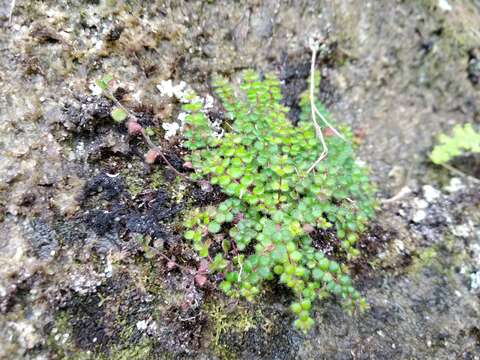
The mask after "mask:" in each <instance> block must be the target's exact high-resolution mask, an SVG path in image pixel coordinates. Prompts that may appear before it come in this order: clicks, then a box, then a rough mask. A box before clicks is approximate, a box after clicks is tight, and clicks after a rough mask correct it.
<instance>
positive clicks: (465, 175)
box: [440, 164, 480, 184]
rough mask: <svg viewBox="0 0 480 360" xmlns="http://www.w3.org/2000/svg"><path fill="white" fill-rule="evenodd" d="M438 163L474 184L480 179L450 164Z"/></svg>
mask: <svg viewBox="0 0 480 360" xmlns="http://www.w3.org/2000/svg"><path fill="white" fill-rule="evenodd" d="M440 165H442V166H443V167H444V168H445V169H447V170H449V171H451V172H453V173H454V174H457V175H460V176H462V177H465V178H467V179H470V180H471V181H472V182H474V183H475V184H480V179H477V178H476V177H475V176H471V175H468V174H465V173H464V172H463V171H461V170H458V169H457V168H455V167H453V166H451V165H448V164H440Z"/></svg>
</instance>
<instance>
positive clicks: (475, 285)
mask: <svg viewBox="0 0 480 360" xmlns="http://www.w3.org/2000/svg"><path fill="white" fill-rule="evenodd" d="M470 281H471V283H470V288H471V289H472V291H474V292H475V291H477V290H478V289H480V270H479V271H477V272H474V273H472V274H470Z"/></svg>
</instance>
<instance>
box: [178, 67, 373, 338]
mask: <svg viewBox="0 0 480 360" xmlns="http://www.w3.org/2000/svg"><path fill="white" fill-rule="evenodd" d="M214 85H215V88H216V94H217V96H218V97H219V98H220V100H221V101H222V103H223V106H224V108H225V111H226V113H227V115H228V118H229V119H230V120H231V121H229V122H228V124H225V130H226V132H225V134H224V136H223V137H222V138H218V137H215V136H213V135H212V131H211V129H210V125H209V124H210V123H209V120H208V118H207V117H206V116H205V115H204V114H203V113H202V112H201V111H200V110H201V107H202V104H201V103H200V102H199V101H198V100H195V99H197V98H196V97H195V96H192V99H193V100H192V102H191V103H189V104H186V105H185V106H184V108H183V110H184V111H186V112H188V115H187V117H186V119H185V121H186V131H185V133H184V134H185V137H186V141H185V143H184V145H185V146H186V147H187V148H188V149H190V150H191V155H190V156H189V159H188V160H189V161H190V162H191V164H192V166H193V169H194V170H195V172H194V173H193V174H192V178H193V179H196V180H198V179H207V180H208V181H210V183H212V184H217V185H218V186H219V187H220V188H221V190H222V192H224V193H225V194H227V195H229V199H228V200H226V201H224V202H222V203H221V204H219V205H218V206H217V207H209V208H207V209H204V210H203V211H199V210H196V211H194V212H193V213H192V214H191V215H190V216H189V217H188V218H187V219H186V221H185V226H186V227H187V231H186V232H185V234H184V237H185V238H186V239H188V240H191V241H192V243H193V246H194V248H195V250H196V251H197V252H198V254H199V255H200V256H202V257H209V256H213V255H214V254H212V252H213V250H212V249H219V248H220V249H221V251H218V252H217V253H216V254H215V255H214V260H213V262H212V264H211V267H210V270H211V271H212V272H219V273H221V274H223V276H224V280H223V281H222V282H221V283H220V288H221V289H222V290H223V291H224V292H225V293H226V294H228V295H230V296H239V295H240V296H243V297H245V298H246V299H248V300H252V299H253V298H254V296H255V295H257V294H258V293H259V292H260V291H261V288H262V284H263V283H264V282H265V281H267V280H274V279H276V280H277V281H279V282H280V283H282V284H284V285H286V286H287V287H288V288H290V289H291V290H292V292H293V293H294V295H295V301H294V302H293V303H292V304H291V310H292V312H293V313H294V314H295V315H296V316H297V319H296V320H295V325H296V327H297V328H299V329H301V330H303V331H307V330H308V329H309V328H310V327H311V326H312V325H313V323H314V321H313V319H312V318H311V315H310V314H311V309H312V303H313V302H314V301H315V300H316V299H322V298H325V297H326V296H329V295H335V296H338V297H339V298H340V299H342V301H343V305H344V306H345V308H346V309H347V310H348V311H353V310H354V308H355V307H356V306H357V305H359V306H360V307H364V306H365V300H364V299H363V298H362V297H361V296H360V294H359V292H358V291H357V290H356V289H355V288H354V287H353V285H352V280H351V278H350V276H349V274H348V267H347V266H346V265H345V264H340V263H338V262H336V261H334V260H331V259H328V258H327V257H326V256H325V254H324V253H323V252H322V251H321V250H319V249H317V248H315V246H314V244H313V241H312V238H311V236H310V235H311V234H312V232H314V231H316V230H318V229H327V228H333V229H335V231H336V235H337V237H338V239H339V240H340V242H341V248H342V249H343V251H344V252H345V254H347V257H348V258H352V257H355V256H357V255H358V254H359V251H358V249H357V248H356V247H355V244H356V242H357V240H358V237H359V234H360V233H361V232H362V231H363V230H364V229H365V225H366V223H367V221H368V219H370V218H372V217H373V215H374V209H375V201H374V200H373V192H374V189H373V187H372V186H371V184H370V183H369V180H368V176H367V172H366V170H365V169H364V168H363V167H361V166H359V165H358V164H357V163H356V161H355V158H354V153H353V149H352V147H351V145H350V140H351V134H350V132H349V131H348V129H347V128H343V129H341V131H342V132H343V135H344V136H345V137H346V138H347V139H348V141H344V140H342V139H341V138H339V137H337V136H332V135H329V132H328V129H324V131H325V134H326V142H327V145H328V149H329V154H328V157H327V158H325V159H324V160H322V161H321V162H319V164H318V165H317V166H316V167H315V168H314V170H313V171H311V172H308V169H309V168H310V167H311V165H312V164H313V163H314V162H315V160H316V159H317V157H318V155H319V153H320V152H321V150H322V149H321V146H320V144H319V141H318V139H317V137H316V134H315V129H314V127H313V125H312V122H311V121H310V119H309V117H308V114H309V111H310V105H309V99H308V94H307V93H305V94H304V95H303V97H302V101H301V104H302V107H303V109H304V115H302V118H301V119H302V120H301V121H300V122H299V123H298V125H297V126H294V125H293V124H292V123H291V122H290V121H288V118H287V112H288V109H287V108H286V107H284V106H283V105H281V104H280V100H281V98H282V96H281V91H280V83H279V81H278V79H277V78H276V77H275V76H273V75H266V76H265V78H264V79H260V78H259V76H258V75H257V74H256V73H255V72H253V71H246V72H245V73H244V76H243V81H242V82H241V84H240V90H241V93H240V94H238V95H237V94H236V93H235V90H234V88H233V87H232V86H231V85H230V84H229V83H228V82H227V81H226V80H224V79H222V78H217V79H216V80H215V83H214ZM316 85H318V84H316ZM317 107H318V108H319V110H320V111H321V112H322V113H323V114H324V116H327V117H328V116H329V115H328V113H327V112H326V110H325V109H324V107H322V106H321V104H319V103H318V104H317ZM213 244H221V246H212V245H213Z"/></svg>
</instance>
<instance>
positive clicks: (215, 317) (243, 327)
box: [203, 300, 261, 359]
mask: <svg viewBox="0 0 480 360" xmlns="http://www.w3.org/2000/svg"><path fill="white" fill-rule="evenodd" d="M203 311H204V312H205V314H206V315H207V316H208V321H209V324H210V329H211V334H212V335H211V342H210V348H211V350H212V351H213V352H214V354H215V355H217V356H219V357H220V358H221V359H232V358H234V354H233V352H232V351H230V349H229V348H228V344H226V343H225V342H223V341H221V339H222V337H224V336H228V335H230V334H232V333H240V334H242V333H245V332H246V331H248V330H250V329H253V328H255V327H256V326H257V323H258V321H259V317H261V314H259V313H255V310H253V308H252V306H249V307H246V306H242V305H240V304H239V305H237V306H236V307H235V309H234V310H233V311H232V310H229V309H228V304H225V303H224V302H222V301H221V300H213V301H212V302H209V303H207V304H206V305H205V306H204V308H203Z"/></svg>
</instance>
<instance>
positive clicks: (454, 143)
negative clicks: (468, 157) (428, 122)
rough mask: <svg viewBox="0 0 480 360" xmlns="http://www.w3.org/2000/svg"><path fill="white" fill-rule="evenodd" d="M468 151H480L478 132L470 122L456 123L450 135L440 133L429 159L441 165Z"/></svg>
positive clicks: (479, 135) (479, 134)
mask: <svg viewBox="0 0 480 360" xmlns="http://www.w3.org/2000/svg"><path fill="white" fill-rule="evenodd" d="M468 152H471V153H480V133H479V132H477V131H475V129H474V128H473V127H472V125H471V124H465V125H463V126H462V125H456V126H455V127H454V128H453V133H452V136H447V135H445V134H440V135H439V137H438V144H437V145H436V146H435V147H434V148H433V150H432V152H431V153H430V159H431V160H432V162H434V163H435V164H437V165H442V164H445V163H447V162H448V161H450V160H452V159H453V158H454V157H456V156H460V155H464V154H466V153H468Z"/></svg>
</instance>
